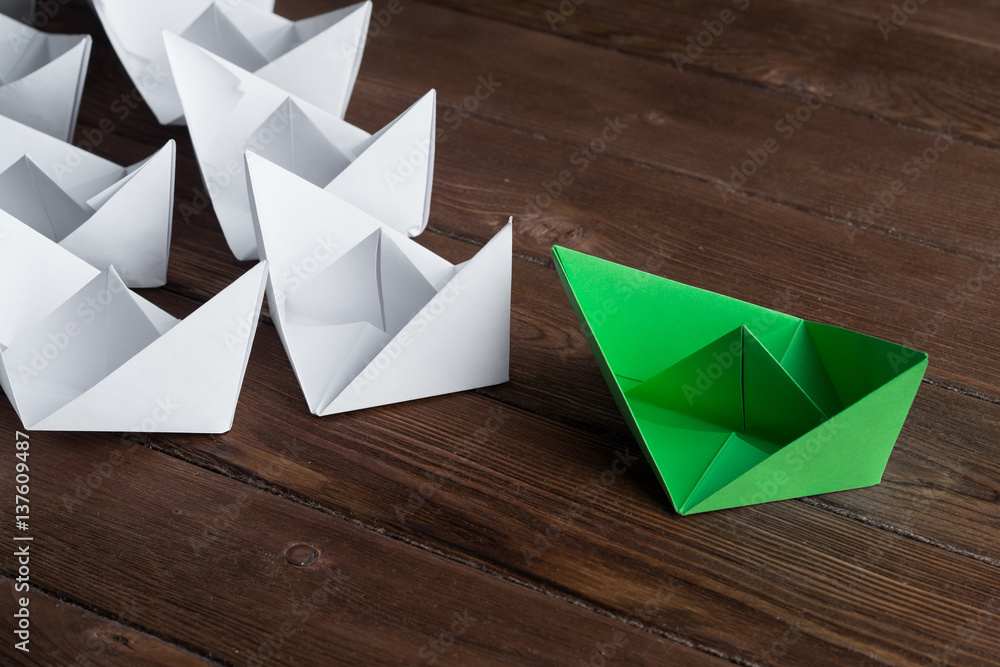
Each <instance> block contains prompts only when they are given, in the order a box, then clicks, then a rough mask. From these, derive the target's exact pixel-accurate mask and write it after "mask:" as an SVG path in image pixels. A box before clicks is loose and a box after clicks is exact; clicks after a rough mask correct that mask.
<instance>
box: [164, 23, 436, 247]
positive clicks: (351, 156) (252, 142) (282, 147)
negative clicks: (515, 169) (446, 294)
mask: <svg viewBox="0 0 1000 667" xmlns="http://www.w3.org/2000/svg"><path fill="white" fill-rule="evenodd" d="M163 38H164V41H165V42H166V45H167V53H168V54H169V57H170V65H171V67H172V68H173V71H174V75H175V77H176V81H177V87H178V90H179V91H180V95H181V99H182V100H183V101H184V113H185V115H186V117H187V119H188V126H189V128H190V131H191V140H192V142H193V143H194V148H195V153H196V154H197V157H198V163H199V164H200V165H201V173H202V178H203V179H204V181H205V183H206V187H207V189H208V192H209V195H210V196H211V198H212V203H213V205H214V207H215V213H216V215H217V216H218V217H219V222H220V223H221V225H222V230H223V232H225V235H226V241H228V243H229V248H230V249H231V250H232V252H233V254H234V255H235V256H236V257H237V259H241V260H245V259H256V258H257V257H258V256H259V255H258V251H257V244H256V239H255V238H254V232H253V223H252V222H251V216H250V203H249V197H248V195H247V186H246V177H245V174H244V173H243V153H244V151H246V150H252V151H253V152H255V153H258V154H260V155H262V156H263V157H266V158H267V159H269V160H271V161H273V162H275V163H277V164H280V165H281V166H283V167H285V168H286V169H289V170H291V171H293V172H294V173H295V174H297V175H299V176H301V177H303V178H305V179H307V180H308V181H309V182H311V183H313V184H314V185H318V186H320V187H325V188H326V189H327V190H329V191H330V192H333V193H336V194H338V195H340V196H341V197H342V198H343V199H345V200H347V201H349V202H350V203H352V204H354V205H355V206H357V207H358V208H360V209H362V210H364V211H366V212H368V213H369V214H371V215H372V216H374V217H376V218H378V219H379V220H380V221H381V222H383V223H384V224H387V225H389V226H390V227H393V228H394V229H396V230H397V231H400V232H403V233H406V234H409V235H410V236H416V235H417V234H419V233H420V232H422V231H423V230H424V228H425V227H426V226H427V218H428V214H429V212H430V200H431V186H432V184H433V181H434V145H435V123H436V106H435V104H436V97H435V93H434V91H433V90H432V91H430V92H429V93H427V94H426V95H424V97H422V98H421V99H419V100H418V101H417V102H416V103H415V104H413V106H411V107H410V108H409V109H408V110H407V111H405V112H404V113H403V114H402V115H400V116H399V117H398V118H397V119H396V120H394V121H393V122H391V123H390V124H389V125H387V126H386V127H384V128H383V129H382V130H381V131H380V132H378V133H377V134H375V135H369V134H368V133H367V132H365V131H363V130H361V129H359V128H357V127H355V126H353V125H351V124H350V123H347V122H345V121H343V120H341V119H339V118H337V117H336V116H332V115H330V114H328V113H326V112H324V111H322V110H321V109H319V108H317V107H315V106H313V105H312V104H310V103H309V102H307V101H305V100H303V99H301V98H298V97H295V96H291V95H289V94H288V93H287V92H286V91H285V90H283V89H281V88H279V87H277V86H275V85H273V84H271V83H268V82H267V81H264V80H263V79H261V78H260V77H258V76H255V75H254V74H251V73H250V72H247V71H246V70H243V69H240V68H239V67H237V66H235V65H233V64H232V63H229V62H227V61H225V60H223V59H221V58H219V57H217V56H214V55H212V54H211V53H209V52H208V51H206V50H204V49H202V48H200V47H198V46H196V45H194V44H192V43H191V42H188V41H186V40H184V39H182V38H180V37H177V36H176V35H171V34H167V33H165V34H164V36H163Z"/></svg>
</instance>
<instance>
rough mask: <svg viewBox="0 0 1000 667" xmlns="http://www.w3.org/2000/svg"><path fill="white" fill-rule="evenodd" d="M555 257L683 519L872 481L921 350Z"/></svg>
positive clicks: (585, 260)
mask: <svg viewBox="0 0 1000 667" xmlns="http://www.w3.org/2000/svg"><path fill="white" fill-rule="evenodd" d="M552 252H553V256H554V258H555V261H556V267H557V269H558V271H559V275H560V277H561V278H562V281H563V285H564V287H565V288H566V291H567V294H569V296H570V300H571V302H572V303H573V306H574V309H575V310H576V313H577V316H578V317H579V319H580V321H581V323H582V324H583V326H584V328H585V330H586V331H588V333H589V338H590V341H591V347H592V348H593V350H594V353H595V355H596V356H597V359H598V361H599V363H600V366H601V370H602V372H603V373H604V377H605V380H606V381H607V384H608V386H609V388H610V389H611V392H612V394H613V396H614V398H615V401H616V403H617V405H618V408H619V410H621V412H622V414H623V416H625V418H626V421H627V422H628V424H629V426H630V428H631V429H632V432H633V434H634V435H635V437H636V439H637V440H638V441H639V442H640V443H642V445H643V449H644V451H645V454H646V456H647V459H648V460H649V462H650V464H651V465H652V467H653V469H654V470H655V472H656V474H657V476H658V478H659V479H660V482H661V484H662V485H663V488H664V489H665V490H666V491H667V493H668V495H669V496H670V499H671V501H672V503H673V505H674V508H675V509H676V510H677V511H678V512H679V513H680V514H689V513H694V512H705V511H709V510H716V509H723V508H727V507H738V506H742V505H750V504H755V503H761V502H768V501H772V500H782V499H787V498H796V497H800V496H804V495H811V494H817V493H828V492H832V491H842V490H845V489H852V488H858V487H863V486H871V485H873V484H878V483H879V481H881V478H882V473H883V471H884V470H885V466H886V463H887V461H888V458H889V454H890V453H891V451H892V447H893V445H894V443H895V441H896V438H897V437H898V435H899V432H900V430H901V429H902V426H903V421H904V420H905V418H906V414H907V412H908V411H909V408H910V405H911V403H912V402H913V399H914V397H915V395H916V392H917V389H918V387H919V385H920V380H921V378H922V377H923V374H924V371H925V369H926V367H927V355H926V354H924V353H921V352H917V351H915V350H912V349H910V348H907V347H904V346H901V345H896V344H893V343H889V342H886V341H882V340H878V339H876V338H872V337H870V336H865V335H863V334H859V333H856V332H853V331H849V330H846V329H841V328H839V327H834V326H829V325H824V324H818V323H816V322H807V321H805V320H801V319H799V318H796V317H792V316H790V315H785V314H783V313H779V312H777V311H774V310H769V309H767V308H762V307H760V306H755V305H753V304H749V303H745V302H742V301H738V300H736V299H732V298H729V297H725V296H722V295H719V294H713V293H711V292H706V291H704V290H700V289H697V288H694V287H688V286H686V285H682V284H680V283H675V282H673V281H670V280H666V279H664V278H657V277H655V276H651V275H649V274H647V273H643V272H641V271H636V270H634V269H629V268H626V267H623V266H620V265H618V264H614V263H612V262H607V261H604V260H600V259H597V258H594V257H590V256H588V255H584V254H582V253H578V252H574V251H572V250H567V249H566V248H560V247H554V248H553V251H552Z"/></svg>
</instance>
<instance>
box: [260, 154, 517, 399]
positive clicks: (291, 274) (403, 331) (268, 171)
mask: <svg viewBox="0 0 1000 667" xmlns="http://www.w3.org/2000/svg"><path fill="white" fill-rule="evenodd" d="M246 161H247V173H248V178H249V180H250V184H251V195H252V202H253V210H254V227H255V231H256V234H257V240H258V244H259V247H260V248H261V252H262V256H263V257H264V258H266V259H267V261H268V282H267V296H268V304H269V308H270V312H271V317H272V319H273V320H274V323H275V325H276V326H277V328H278V332H279V334H280V336H281V340H282V342H283V344H284V346H285V350H286V351H287V353H288V357H289V359H290V360H291V362H292V367H293V368H294V369H295V374H296V376H297V377H298V379H299V383H300V385H301V386H302V390H303V392H304V394H305V397H306V402H307V403H308V405H309V409H310V411H311V412H312V413H313V414H317V415H330V414H335V413H339V412H346V411H350V410H358V409H361V408H367V407H372V406H377V405H384V404H388V403H396V402H400V401H407V400H412V399H417V398H424V397H427V396H435V395H439V394H445V393H450V392H456V391H463V390H466V389H473V388H477V387H483V386H488V385H493V384H498V383H501V382H506V381H507V380H508V377H509V352H510V287H511V256H512V246H511V243H512V234H511V224H510V223H508V224H507V225H506V226H504V227H503V229H501V230H500V231H499V232H498V233H497V235H496V236H495V237H494V238H493V239H492V240H491V241H490V242H489V243H488V244H486V246H485V247H483V248H482V249H481V250H480V251H479V252H478V253H477V254H476V256H475V257H473V258H472V259H471V260H469V261H468V262H465V263H464V264H460V265H457V266H456V265H453V264H451V263H450V262H448V261H446V260H444V259H442V258H441V257H438V256H437V255H435V254H434V253H432V252H431V251H429V250H427V249H426V248H424V247H423V246H421V245H419V244H417V243H416V242H415V241H413V240H411V239H409V238H407V237H406V236H404V235H403V234H400V233H399V232H397V231H396V230H395V229H393V228H392V227H389V226H387V225H384V224H382V223H380V222H379V221H378V220H377V219H376V218H374V217H372V216H371V215H369V214H368V213H366V212H365V211H363V210H361V209H360V208H358V207H356V206H354V205H352V204H350V203H348V202H347V201H345V200H344V199H343V198H341V197H340V196H338V195H336V194H334V193H332V192H329V191H326V190H323V189H320V188H319V187H317V186H315V185H313V184H311V183H309V182H308V181H307V180H305V179H302V178H300V177H298V176H296V175H295V174H293V173H291V172H289V171H287V170H285V169H283V168H282V167H280V166H279V165H276V164H274V163H272V162H269V161H268V160H265V159H264V158H262V157H260V156H258V155H255V154H253V153H250V152H248V153H247V154H246Z"/></svg>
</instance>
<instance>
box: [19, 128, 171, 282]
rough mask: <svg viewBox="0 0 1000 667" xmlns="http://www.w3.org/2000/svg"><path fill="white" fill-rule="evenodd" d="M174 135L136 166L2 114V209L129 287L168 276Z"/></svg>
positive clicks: (159, 280)
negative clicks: (110, 269) (111, 159)
mask: <svg viewBox="0 0 1000 667" xmlns="http://www.w3.org/2000/svg"><path fill="white" fill-rule="evenodd" d="M175 152H176V147H175V144H174V142H173V140H171V141H169V142H167V144H166V145H165V146H164V147H163V148H161V149H160V150H159V151H158V152H157V153H155V154H153V156H152V157H150V158H148V159H146V160H145V161H143V162H140V163H138V164H135V165H132V166H130V167H122V166H119V165H117V164H114V163H113V162H109V161H107V160H105V159H103V158H100V157H98V156H96V155H94V154H93V153H88V152H86V151H84V150H82V149H80V148H77V147H76V146H73V145H71V144H67V143H65V142H63V141H60V140H59V139H55V138H53V137H50V136H49V135H47V134H44V133H42V132H39V131H38V130H34V129H32V128H30V127H27V126H25V125H21V124H20V123H18V122H16V121H13V120H10V119H8V118H4V117H2V116H0V210H4V211H6V212H8V213H10V214H11V215H13V216H14V217H16V218H18V219H19V220H21V221H22V222H24V223H25V224H27V225H29V226H31V227H32V228H33V229H35V230H36V231H38V232H39V233H41V234H43V235H45V236H47V237H48V238H49V239H50V240H52V241H55V242H57V243H59V244H60V245H61V246H62V247H63V248H65V249H66V250H69V251H70V252H72V253H74V254H76V255H77V256H78V257H80V258H82V259H84V260H86V261H87V262H90V263H91V264H92V265H93V266H95V267H97V268H100V267H104V268H107V267H108V266H110V265H114V266H115V267H116V268H117V269H118V272H119V274H120V275H121V277H122V279H123V280H124V281H125V284H127V285H128V286H129V287H159V286H161V285H164V284H166V282H167V260H168V258H169V255H170V232H171V226H172V222H173V213H174V161H175Z"/></svg>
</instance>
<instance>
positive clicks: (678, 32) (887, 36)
mask: <svg viewBox="0 0 1000 667" xmlns="http://www.w3.org/2000/svg"><path fill="white" fill-rule="evenodd" d="M432 1H433V2H435V4H441V5H446V6H450V7H453V8H455V9H459V10H461V11H466V12H473V13H475V14H477V15H480V16H484V17H488V18H490V19H499V20H504V21H508V22H511V23H514V24H516V25H519V26H524V27H529V28H531V29H533V30H538V31H545V32H551V33H556V34H559V35H563V36H566V37H569V38H572V39H576V40H580V41H583V42H585V43H588V44H594V45H599V46H602V47H606V48H612V49H615V50H619V51H622V52H625V53H629V54H635V55H638V56H642V57H644V58H650V59H653V60H660V61H662V62H665V63H668V64H669V65H670V66H671V67H674V68H675V69H677V70H679V71H683V70H684V69H685V68H689V69H704V70H707V71H709V72H711V73H712V74H716V75H721V76H725V77H727V78H732V79H735V80H738V81H742V82H746V83H751V84H753V85H754V86H758V87H760V88H764V89H767V90H773V91H777V92H780V93H782V94H783V95H786V96H789V97H794V98H798V99H800V100H803V101H804V100H805V99H806V96H807V95H808V94H809V93H810V92H811V89H812V86H814V85H817V84H825V85H826V86H827V88H828V90H829V92H830V93H832V94H833V97H832V99H831V100H830V101H829V104H830V105H831V106H833V107H836V108H840V109H844V110H847V111H850V112H852V113H856V114H859V115H861V116H867V117H871V118H875V119H878V120H882V121H887V122H890V123H893V124H899V125H904V126H907V127H912V128H918V129H925V130H931V131H937V130H938V129H939V128H940V127H941V126H953V128H954V131H955V132H956V133H959V134H961V135H962V136H965V137H968V138H969V139H970V140H972V141H975V142H977V143H982V144H985V145H990V146H993V147H996V146H997V139H998V122H997V121H998V117H997V114H996V113H995V111H994V109H995V107H996V102H997V97H996V94H997V93H996V90H995V87H994V86H993V85H992V79H993V78H995V76H996V73H997V69H996V68H997V62H996V58H995V48H996V46H997V43H996V39H995V36H994V37H993V38H987V39H985V40H983V39H977V40H970V41H965V40H957V39H951V37H952V36H953V34H954V33H959V34H963V33H964V34H969V35H974V34H976V33H977V32H979V34H982V32H984V31H981V30H980V31H974V30H969V28H968V26H969V25H970V24H971V23H974V20H973V17H976V16H982V15H989V12H990V11H996V6H995V4H991V5H987V3H984V2H978V1H975V0H974V1H973V2H962V3H947V4H948V5H950V8H948V9H939V10H938V11H937V12H935V11H934V10H931V11H928V12H924V11H922V7H921V5H924V4H925V3H919V2H917V0H914V2H915V3H916V4H914V5H907V8H910V7H914V8H916V10H915V11H914V10H912V9H911V11H910V12H905V11H904V12H902V13H900V14H898V15H897V19H896V22H895V23H892V22H891V19H892V14H893V11H894V10H893V5H896V6H900V7H901V5H902V3H889V2H877V3H861V2H854V3H847V5H848V7H849V8H850V9H852V10H853V11H854V12H857V13H859V14H860V15H861V16H858V15H857V14H855V15H852V14H850V13H847V12H845V11H844V8H843V7H841V6H837V5H835V4H834V3H827V2H801V1H799V0H783V1H780V2H767V3H760V2H756V1H751V0H717V1H715V2H711V3H689V2H683V1H679V0H675V1H673V2H656V1H655V0H645V1H644V2H633V3H629V6H628V7H627V8H626V9H625V10H624V11H623V10H622V8H621V7H620V6H619V5H617V4H616V3H614V2H608V1H604V2H601V1H598V2H593V1H588V2H585V3H580V4H579V5H577V4H576V3H572V5H569V4H568V5H564V7H565V8H566V9H563V10H562V11H560V9H559V6H558V4H557V5H555V6H554V5H553V3H550V2H545V0H518V1H517V2H513V3H489V2H486V1H485V0H476V1H474V2H471V3H468V2H456V1H455V0H432ZM837 4H838V5H839V3H837ZM930 4H931V5H933V4H934V3H930ZM942 4H943V3H942ZM574 5H575V7H574ZM956 5H957V6H956ZM570 7H573V9H572V11H569V9H568V8H570ZM861 7H863V9H862V8H861ZM553 10H555V11H553ZM724 11H728V15H726V16H723V12H724ZM911 16H912V17H913V23H912V24H911V23H910V17H911ZM899 17H902V18H899ZM939 17H941V18H939ZM879 18H884V19H886V20H887V21H888V22H889V23H888V24H889V25H891V26H892V27H891V28H880V27H879V24H878V19H879ZM873 19H874V20H873ZM942 21H943V22H944V24H945V25H947V26H951V27H950V29H949V28H944V29H941V28H938V29H937V30H936V31H934V32H937V33H938V34H934V32H928V31H926V28H925V29H924V30H920V29H919V28H918V26H928V25H938V24H940V23H942ZM896 27H899V28H900V29H899V30H894V29H893V28H896ZM906 28H908V29H906ZM915 28H916V29H915ZM703 31H707V32H705V35H701V34H700V33H702V32H703ZM942 36H947V37H948V38H945V39H942V38H941V37H942ZM970 42H971V43H970Z"/></svg>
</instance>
